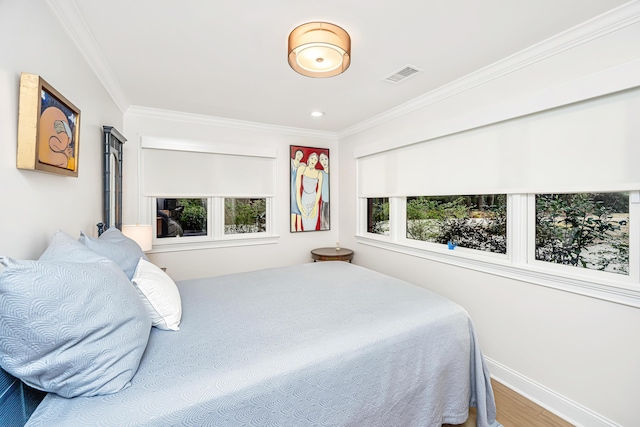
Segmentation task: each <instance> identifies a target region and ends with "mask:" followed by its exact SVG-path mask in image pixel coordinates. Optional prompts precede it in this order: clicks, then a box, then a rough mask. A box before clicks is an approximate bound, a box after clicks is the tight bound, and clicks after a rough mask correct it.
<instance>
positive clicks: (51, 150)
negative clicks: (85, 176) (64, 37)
mask: <svg viewBox="0 0 640 427" xmlns="http://www.w3.org/2000/svg"><path fill="white" fill-rule="evenodd" d="M79 148H80V110H79V109H78V108H77V107H76V106H75V105H73V104H72V103H71V102H69V100H68V99H67V98H65V97H64V96H62V94H61V93H60V92H58V91H57V90H55V89H54V88H53V87H52V86H51V85H50V84H48V83H47V82H46V81H45V80H44V79H43V78H42V77H40V76H38V75H36V74H29V73H22V74H21V75H20V104H19V109H18V150H17V159H16V166H17V167H18V168H19V169H30V170H37V171H43V172H50V173H55V174H59V175H66V176H73V177H77V176H78V153H79Z"/></svg>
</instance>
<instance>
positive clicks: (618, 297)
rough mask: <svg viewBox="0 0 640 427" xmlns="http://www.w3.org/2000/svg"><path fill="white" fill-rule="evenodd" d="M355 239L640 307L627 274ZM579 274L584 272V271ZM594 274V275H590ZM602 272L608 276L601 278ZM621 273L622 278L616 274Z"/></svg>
mask: <svg viewBox="0 0 640 427" xmlns="http://www.w3.org/2000/svg"><path fill="white" fill-rule="evenodd" d="M356 242H357V243H361V244H363V245H368V246H373V247H377V248H380V249H386V250H390V251H394V252H399V253H402V254H406V255H411V256H415V257H419V258H424V259H429V260H431V261H436V262H442V263H445V264H450V265H455V266H457V267H462V268H468V269H471V270H475V271H481V272H484V273H488V274H494V275H497V276H502V277H507V278H510V279H514V280H519V281H523V282H527V283H532V284H535V285H540V286H546V287H550V288H554V289H559V290H562V291H566V292H572V293H575V294H579V295H585V296H588V297H592V298H598V299H601V300H604V301H610V302H615V303H618V304H623V305H628V306H631V307H636V308H640V284H638V283H633V282H632V281H631V280H629V278H628V277H627V276H619V275H617V274H613V273H611V274H607V273H601V272H597V271H591V270H588V271H586V273H590V274H589V275H590V276H593V277H585V276H586V274H584V275H578V274H576V275H572V276H568V275H564V274H563V275H559V274H558V273H557V272H555V271H553V269H547V268H543V267H540V266H538V264H542V263H536V265H533V266H532V265H514V264H512V263H511V262H510V261H509V259H508V258H507V257H506V256H496V254H482V253H480V254H478V251H470V250H464V251H463V250H460V249H459V248H456V249H454V250H448V249H446V248H444V247H443V248H442V249H440V248H434V249H431V248H429V249H424V248H419V247H414V246H409V245H404V244H399V243H393V242H390V241H388V240H387V239H386V238H380V237H378V236H375V235H372V236H371V237H369V236H356ZM579 270H581V269H579ZM580 273H583V271H582V270H581V271H580ZM591 273H592V274H591ZM600 275H604V276H606V278H605V279H601V278H600V277H597V276H600ZM617 276H619V277H617Z"/></svg>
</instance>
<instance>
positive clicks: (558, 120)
mask: <svg viewBox="0 0 640 427" xmlns="http://www.w3.org/2000/svg"><path fill="white" fill-rule="evenodd" d="M639 115H640V90H638V89H635V90H632V91H627V92H623V93H619V94H615V95H610V96H606V97H602V98H598V99H595V100H591V101H585V102H581V103H577V104H573V105H569V106H565V107H562V108H558V109H553V110H549V111H545V112H542V113H537V114H532V115H529V116H524V117H520V118H517V119H513V120H509V121H505V122H502V123H496V124H493V125H489V126H484V127H481V128H476V129H472V130H469V131H465V132H460V133H457V134H451V135H447V136H444V137H441V138H437V139H433V140H430V141H425V142H421V143H417V144H413V145H409V146H405V147H401V148H397V149H392V150H388V151H384V152H381V153H376V154H372V155H368V156H364V157H361V158H359V159H358V160H357V167H358V191H359V193H358V194H359V196H360V197H381V196H416V195H458V194H460V195H462V194H497V193H551V192H582V191H587V192H590V191H626V190H634V189H636V190H637V189H638V188H640V166H638V164H639V161H640V120H638V117H639Z"/></svg>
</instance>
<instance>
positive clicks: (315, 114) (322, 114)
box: [311, 111, 324, 117]
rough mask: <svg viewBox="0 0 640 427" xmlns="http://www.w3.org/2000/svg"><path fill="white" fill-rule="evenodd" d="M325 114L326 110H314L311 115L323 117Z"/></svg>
mask: <svg viewBox="0 0 640 427" xmlns="http://www.w3.org/2000/svg"><path fill="white" fill-rule="evenodd" d="M322 116H324V111H312V112H311V117H322Z"/></svg>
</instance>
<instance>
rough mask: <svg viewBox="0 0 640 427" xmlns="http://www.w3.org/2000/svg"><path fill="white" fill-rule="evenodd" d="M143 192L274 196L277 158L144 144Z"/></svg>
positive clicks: (149, 195) (150, 193) (174, 194)
mask: <svg viewBox="0 0 640 427" xmlns="http://www.w3.org/2000/svg"><path fill="white" fill-rule="evenodd" d="M141 155H142V159H141V162H142V165H141V166H142V191H143V195H144V196H147V197H154V196H155V197H157V196H179V195H181V196H188V195H194V196H235V197H255V196H265V197H269V196H273V195H274V194H275V189H276V184H275V182H276V176H277V171H276V159H275V158H272V157H264V156H253V155H247V154H227V153H212V152H201V151H180V150H176V149H162V148H151V147H145V146H143V148H142V150H141Z"/></svg>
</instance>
